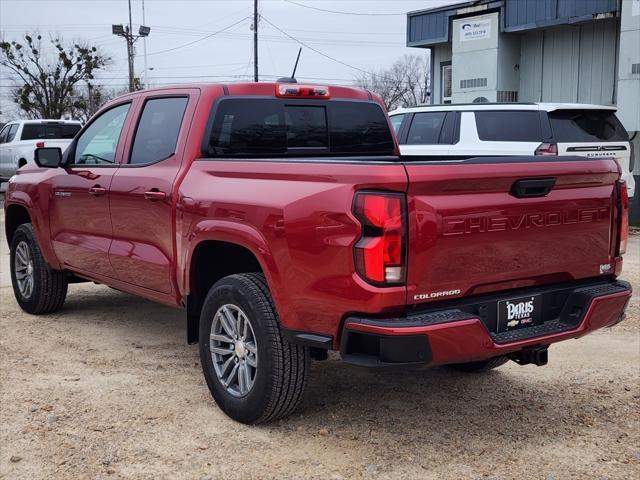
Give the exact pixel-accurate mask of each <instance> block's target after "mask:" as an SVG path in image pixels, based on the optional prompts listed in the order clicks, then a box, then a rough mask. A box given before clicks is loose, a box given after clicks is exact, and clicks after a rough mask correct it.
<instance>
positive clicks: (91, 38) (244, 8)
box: [0, 0, 457, 120]
mask: <svg viewBox="0 0 640 480" xmlns="http://www.w3.org/2000/svg"><path fill="white" fill-rule="evenodd" d="M451 3H457V2H455V1H452V0H343V1H334V0H259V12H260V15H261V19H260V22H259V24H258V33H259V48H258V52H259V54H258V59H259V70H260V79H261V80H265V81H268V80H274V79H276V78H277V77H282V76H288V75H290V74H291V71H292V69H293V64H294V63H295V57H296V55H297V53H298V48H299V47H302V55H301V58H300V63H299V66H298V70H297V73H296V77H297V78H298V80H299V81H308V82H315V83H327V84H351V83H353V81H354V79H355V78H356V77H358V76H359V75H362V74H363V73H365V72H371V71H377V70H380V69H382V68H385V67H387V66H389V65H391V64H392V63H393V62H394V61H395V60H396V59H398V58H399V57H401V56H403V55H405V54H413V55H423V56H424V55H426V54H427V51H426V50H422V49H416V48H408V47H406V13H407V12H409V11H413V10H421V9H424V8H432V7H437V6H441V5H444V4H451ZM131 6H132V17H133V29H134V31H137V30H138V26H139V25H141V24H142V23H143V17H142V8H143V0H131ZM144 12H145V24H146V25H147V26H149V27H151V33H150V35H149V37H148V38H147V40H146V50H147V67H148V69H147V70H146V71H143V70H144V55H143V52H144V45H143V41H142V40H139V41H138V42H137V43H136V57H135V72H136V75H137V76H139V77H141V78H144V77H145V73H146V77H147V84H148V85H151V86H153V85H169V84H177V83H193V82H217V81H243V80H248V81H251V80H252V79H253V32H252V31H251V24H252V21H253V18H252V16H253V0H144ZM127 23H128V2H127V0H0V37H1V38H2V39H4V40H9V41H10V40H14V39H15V40H19V38H20V37H21V36H22V35H24V33H25V32H39V33H40V34H41V35H42V36H43V37H44V38H48V37H50V36H60V37H61V38H63V39H64V40H65V41H69V42H71V41H83V42H88V43H90V44H91V45H94V46H97V47H100V48H101V49H102V51H103V52H104V53H105V54H106V55H107V56H109V57H111V59H112V61H111V64H110V65H109V66H108V67H107V68H106V69H105V70H104V71H102V72H100V73H99V74H98V75H97V76H98V77H99V79H98V80H96V83H98V84H101V85H105V86H110V87H119V88H124V87H126V86H127V82H128V80H127V60H126V58H127V56H126V43H125V40H124V39H123V38H121V37H117V36H115V35H113V34H112V33H111V25H112V24H127ZM48 50H49V51H52V47H50V48H49V49H48ZM0 69H2V70H0V110H2V111H3V113H5V115H4V117H5V118H4V119H5V120H8V119H10V118H6V117H7V116H10V117H11V116H15V115H16V114H17V110H16V108H15V106H13V105H12V102H11V100H10V98H9V96H8V94H9V92H10V87H11V85H13V81H12V78H13V77H12V76H11V75H10V74H9V72H8V71H7V70H6V69H5V68H3V67H0Z"/></svg>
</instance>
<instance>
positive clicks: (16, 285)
mask: <svg viewBox="0 0 640 480" xmlns="http://www.w3.org/2000/svg"><path fill="white" fill-rule="evenodd" d="M10 268H11V284H12V285H13V293H14V295H15V297H16V300H17V302H18V304H19V305H20V308H22V309H23V310H24V311H25V312H27V313H31V314H34V315H39V314H43V313H52V312H55V311H56V310H59V309H60V308H61V307H62V305H63V304H64V300H65V298H66V297H67V285H68V282H67V277H66V276H65V274H64V273H63V272H59V271H57V270H53V269H52V268H51V267H49V265H47V262H45V260H44V258H43V257H42V252H41V250H40V246H39V245H38V240H37V238H36V234H35V231H34V229H33V225H32V224H30V223H25V224H22V225H20V226H19V227H18V228H17V229H16V231H15V233H14V234H13V238H12V239H11V258H10Z"/></svg>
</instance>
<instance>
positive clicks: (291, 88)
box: [276, 83, 331, 100]
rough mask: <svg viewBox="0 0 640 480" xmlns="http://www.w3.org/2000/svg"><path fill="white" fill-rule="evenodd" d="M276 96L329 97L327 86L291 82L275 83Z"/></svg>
mask: <svg viewBox="0 0 640 480" xmlns="http://www.w3.org/2000/svg"><path fill="white" fill-rule="evenodd" d="M276 96H277V97H288V98H321V99H325V100H327V99H329V98H331V95H330V94H329V87H320V86H318V85H296V84H292V83H278V84H276Z"/></svg>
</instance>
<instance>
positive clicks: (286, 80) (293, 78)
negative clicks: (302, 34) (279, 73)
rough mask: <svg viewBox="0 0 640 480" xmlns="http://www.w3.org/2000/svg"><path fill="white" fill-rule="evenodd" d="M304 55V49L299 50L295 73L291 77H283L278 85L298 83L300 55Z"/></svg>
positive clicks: (294, 68)
mask: <svg viewBox="0 0 640 480" xmlns="http://www.w3.org/2000/svg"><path fill="white" fill-rule="evenodd" d="M301 53H302V47H300V48H299V49H298V56H297V57H296V64H295V65H294V66H293V73H291V76H290V77H282V78H279V79H278V83H298V81H297V80H296V70H297V69H298V61H299V60H300V54H301Z"/></svg>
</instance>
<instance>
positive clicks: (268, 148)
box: [206, 98, 395, 157]
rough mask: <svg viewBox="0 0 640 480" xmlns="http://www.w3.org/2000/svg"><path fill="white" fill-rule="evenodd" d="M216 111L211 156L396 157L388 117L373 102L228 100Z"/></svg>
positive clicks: (209, 154) (210, 144)
mask: <svg viewBox="0 0 640 480" xmlns="http://www.w3.org/2000/svg"><path fill="white" fill-rule="evenodd" d="M214 108H215V114H214V119H213V127H212V131H211V136H210V138H209V142H208V145H207V148H206V153H207V155H208V156H209V157H247V156H249V157H281V156H284V157H286V156H299V155H304V156H322V155H392V154H393V153H394V149H395V145H394V141H393V137H392V134H391V131H390V128H389V123H388V120H387V116H386V114H385V113H384V111H383V110H382V108H381V107H380V106H379V105H378V104H376V103H373V102H362V101H343V100H332V101H322V102H320V101H306V100H302V101H295V100H280V99H265V98H260V99H252V98H226V99H222V100H221V101H220V102H219V103H218V105H217V107H214Z"/></svg>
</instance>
